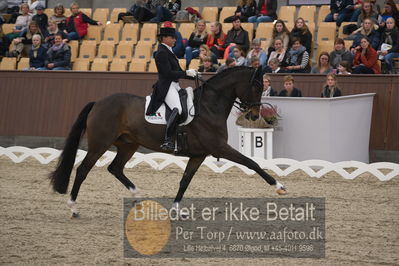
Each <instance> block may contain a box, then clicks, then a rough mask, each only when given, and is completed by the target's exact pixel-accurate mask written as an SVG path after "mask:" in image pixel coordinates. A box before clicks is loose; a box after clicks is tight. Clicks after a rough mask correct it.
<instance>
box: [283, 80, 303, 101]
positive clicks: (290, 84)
mask: <svg viewBox="0 0 399 266" xmlns="http://www.w3.org/2000/svg"><path fill="white" fill-rule="evenodd" d="M278 96H280V97H302V92H301V90H299V89H297V88H295V87H294V78H293V77H292V76H291V75H288V76H285V77H284V89H283V90H282V91H280V93H279V94H278Z"/></svg>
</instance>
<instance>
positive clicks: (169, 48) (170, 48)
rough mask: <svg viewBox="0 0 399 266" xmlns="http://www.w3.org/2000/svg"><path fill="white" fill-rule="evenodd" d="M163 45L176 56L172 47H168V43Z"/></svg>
mask: <svg viewBox="0 0 399 266" xmlns="http://www.w3.org/2000/svg"><path fill="white" fill-rule="evenodd" d="M162 44H163V45H165V46H166V48H168V50H169V51H170V52H171V53H172V54H175V53H174V52H173V50H172V47H170V46H169V45H167V44H166V43H162Z"/></svg>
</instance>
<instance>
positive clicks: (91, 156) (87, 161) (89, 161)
mask: <svg viewBox="0 0 399 266" xmlns="http://www.w3.org/2000/svg"><path fill="white" fill-rule="evenodd" d="M105 151H106V149H105V150H104V151H101V152H93V151H90V149H89V151H88V152H87V154H86V156H85V158H84V159H83V161H82V163H81V164H80V165H79V167H78V169H77V170H76V177H75V182H74V183H73V187H72V191H71V198H70V199H69V200H68V206H69V208H71V211H72V217H77V216H78V210H77V207H76V198H77V197H78V193H79V189H80V186H81V185H82V183H83V181H84V180H85V179H86V176H87V174H88V173H89V172H90V170H91V169H92V168H93V166H94V164H95V163H96V162H97V160H98V159H99V158H100V157H101V156H102V155H103V154H104V152H105Z"/></svg>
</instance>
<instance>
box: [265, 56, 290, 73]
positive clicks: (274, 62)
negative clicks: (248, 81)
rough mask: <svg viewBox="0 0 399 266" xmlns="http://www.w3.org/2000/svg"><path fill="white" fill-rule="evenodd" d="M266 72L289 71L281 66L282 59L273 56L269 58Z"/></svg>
mask: <svg viewBox="0 0 399 266" xmlns="http://www.w3.org/2000/svg"><path fill="white" fill-rule="evenodd" d="M265 73H273V74H274V73H287V71H285V70H284V69H282V68H281V67H280V61H278V59H277V58H272V59H270V60H269V65H268V66H267V67H266V68H265Z"/></svg>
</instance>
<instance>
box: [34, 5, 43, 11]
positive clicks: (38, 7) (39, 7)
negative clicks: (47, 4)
mask: <svg viewBox="0 0 399 266" xmlns="http://www.w3.org/2000/svg"><path fill="white" fill-rule="evenodd" d="M35 9H36V10H39V9H41V10H44V6H42V5H41V4H38V5H37V6H36V7H35Z"/></svg>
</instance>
